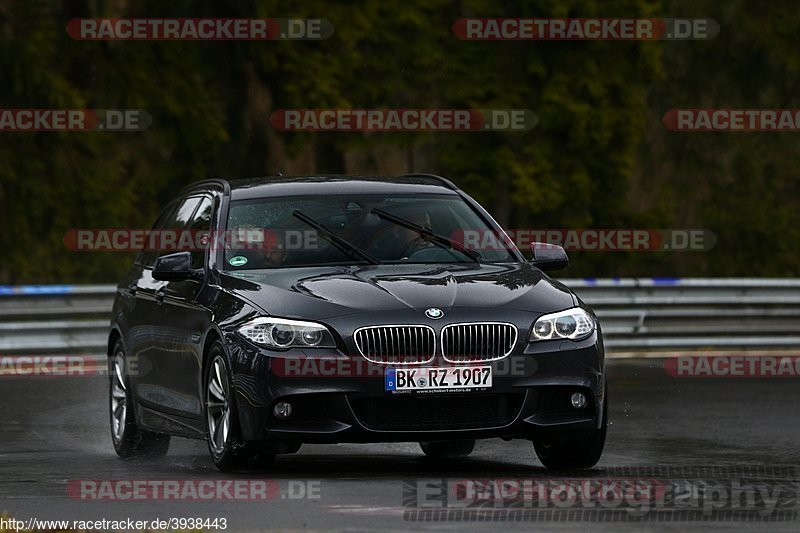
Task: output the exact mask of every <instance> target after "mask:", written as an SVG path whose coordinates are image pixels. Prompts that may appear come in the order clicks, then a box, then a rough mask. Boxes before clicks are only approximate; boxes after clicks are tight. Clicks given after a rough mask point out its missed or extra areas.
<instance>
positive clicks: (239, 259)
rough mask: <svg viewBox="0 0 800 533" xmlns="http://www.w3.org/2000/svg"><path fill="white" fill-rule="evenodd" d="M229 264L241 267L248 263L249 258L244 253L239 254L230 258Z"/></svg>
mask: <svg viewBox="0 0 800 533" xmlns="http://www.w3.org/2000/svg"><path fill="white" fill-rule="evenodd" d="M228 264H229V265H231V266H235V267H240V266H242V265H246V264H247V258H246V257H244V256H243V255H237V256H236V257H231V258H230V259H228Z"/></svg>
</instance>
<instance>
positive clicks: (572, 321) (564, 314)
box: [528, 307, 595, 342]
mask: <svg viewBox="0 0 800 533" xmlns="http://www.w3.org/2000/svg"><path fill="white" fill-rule="evenodd" d="M594 327H595V323H594V319H593V318H592V317H591V315H589V313H587V312H586V311H584V310H583V309H581V308H580V307H573V308H572V309H567V310H566V311H559V312H558V313H551V314H549V315H544V316H541V317H539V318H538V319H537V320H536V322H535V323H534V324H533V328H531V334H530V337H529V338H528V340H529V341H530V342H536V341H546V340H552V339H570V340H579V339H583V338H586V337H588V336H589V335H590V334H591V333H592V331H594Z"/></svg>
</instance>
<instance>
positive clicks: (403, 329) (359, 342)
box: [353, 325, 436, 365]
mask: <svg viewBox="0 0 800 533" xmlns="http://www.w3.org/2000/svg"><path fill="white" fill-rule="evenodd" d="M353 338H354V340H355V344H356V348H357V349H358V351H359V353H361V355H362V357H364V358H365V359H367V360H368V361H371V362H373V363H381V364H396V365H415V364H424V363H430V362H431V361H432V360H433V358H434V356H435V353H436V332H435V331H434V329H433V328H432V327H430V326H424V325H411V326H409V325H387V326H367V327H363V328H359V329H357V330H356V331H355V333H354V334H353Z"/></svg>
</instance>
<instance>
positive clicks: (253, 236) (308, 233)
mask: <svg viewBox="0 0 800 533" xmlns="http://www.w3.org/2000/svg"><path fill="white" fill-rule="evenodd" d="M226 229H227V232H226V234H227V236H228V239H227V241H226V249H225V268H226V269H228V270H241V269H261V268H286V267H299V266H321V265H352V264H377V263H476V262H477V263H502V262H511V261H515V260H516V258H515V256H514V255H513V254H512V253H511V252H510V251H509V249H507V248H506V247H504V246H497V247H486V246H483V247H478V246H470V243H472V242H476V241H477V240H479V239H480V236H485V235H496V232H495V230H493V229H492V228H491V227H490V226H489V225H488V224H487V222H486V221H485V220H484V219H483V218H482V217H481V216H480V215H479V214H478V213H477V212H475V210H473V209H472V208H471V207H470V206H469V205H468V204H467V203H466V202H464V201H463V200H462V199H461V198H460V197H457V196H453V195H449V194H414V195H408V196H402V195H394V196H391V197H389V198H387V197H386V196H384V195H368V194H364V195H340V196H334V195H316V196H292V197H278V198H259V199H251V200H239V201H234V202H232V203H231V207H230V210H229V213H228V222H227V227H226ZM493 241H494V240H493Z"/></svg>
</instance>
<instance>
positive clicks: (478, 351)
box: [442, 322, 518, 363]
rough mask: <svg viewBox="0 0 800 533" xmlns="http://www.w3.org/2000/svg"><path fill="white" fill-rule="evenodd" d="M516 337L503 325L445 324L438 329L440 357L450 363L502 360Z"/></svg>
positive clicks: (509, 325)
mask: <svg viewBox="0 0 800 533" xmlns="http://www.w3.org/2000/svg"><path fill="white" fill-rule="evenodd" d="M517 333H518V332H517V328H516V326H514V325H513V324H508V323H505V322H474V323H464V324H448V325H447V326H444V328H442V356H443V357H444V359H445V360H446V361H448V362H450V363H465V362H472V361H494V360H497V359H502V358H504V357H507V356H508V355H509V354H510V353H511V352H512V350H513V349H514V345H515V344H516V342H517Z"/></svg>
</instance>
